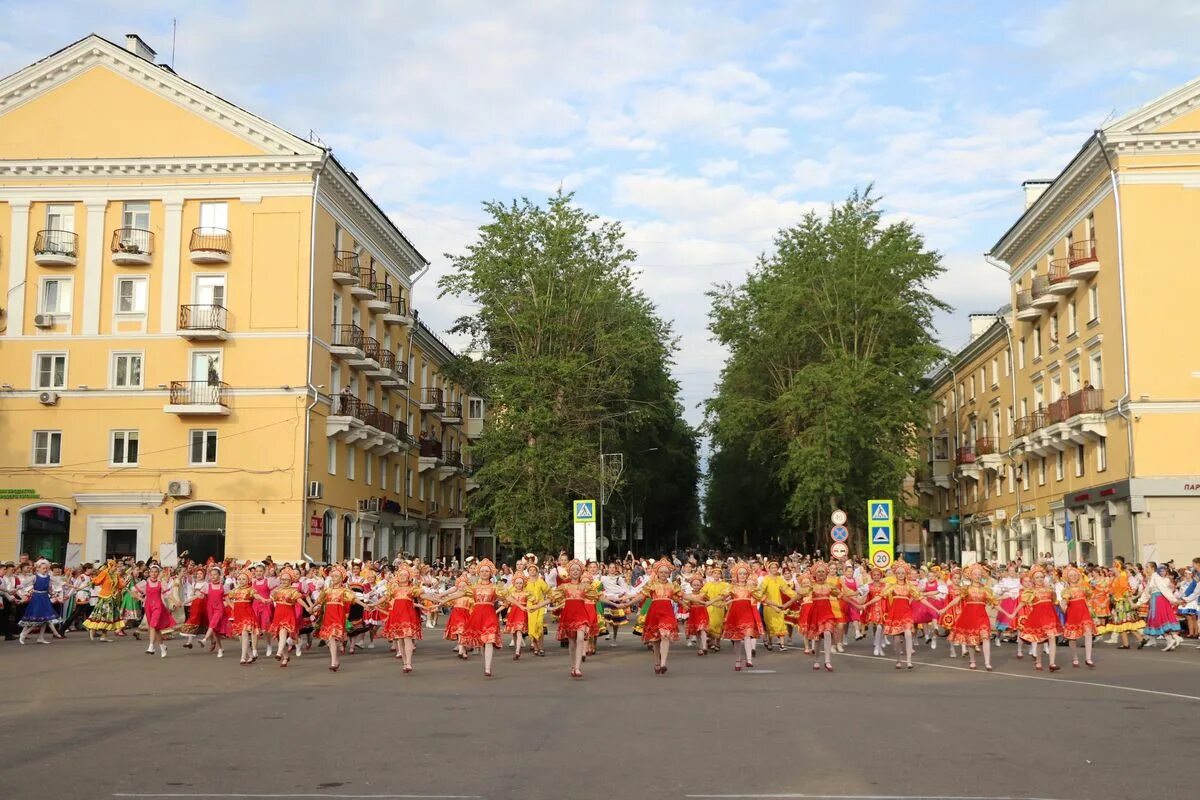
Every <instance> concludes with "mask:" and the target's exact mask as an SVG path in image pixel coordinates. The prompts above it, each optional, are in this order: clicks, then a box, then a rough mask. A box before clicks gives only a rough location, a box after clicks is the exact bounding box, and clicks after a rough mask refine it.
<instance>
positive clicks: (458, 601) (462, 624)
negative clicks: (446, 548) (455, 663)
mask: <svg viewBox="0 0 1200 800" xmlns="http://www.w3.org/2000/svg"><path fill="white" fill-rule="evenodd" d="M470 585H471V584H470V580H469V579H468V577H467V573H465V572H464V573H462V574H461V575H459V576H458V580H456V581H455V582H454V589H453V590H452V591H450V592H449V593H447V594H445V595H442V604H445V603H450V616H448V617H446V630H445V632H443V633H442V638H443V639H445V640H447V641H450V642H455V643H456V644H457V647H456V648H455V649H456V651H457V652H458V657H459V658H461V659H462V660H464V661H466V660H467V649H466V648H465V647H463V643H462V635H463V632H464V631H465V630H466V629H467V621H468V620H470V619H471V605H472V603H473V602H474V601H473V600H472V599H471V596H470V595H469V594H467V593H466V592H464V591H463V590H465V589H468V588H470Z"/></svg>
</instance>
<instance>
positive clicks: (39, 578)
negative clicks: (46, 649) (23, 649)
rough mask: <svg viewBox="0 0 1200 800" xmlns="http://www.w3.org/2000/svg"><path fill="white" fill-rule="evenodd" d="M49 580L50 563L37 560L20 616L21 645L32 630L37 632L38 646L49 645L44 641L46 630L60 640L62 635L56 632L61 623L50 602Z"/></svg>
mask: <svg viewBox="0 0 1200 800" xmlns="http://www.w3.org/2000/svg"><path fill="white" fill-rule="evenodd" d="M51 583H52V581H51V579H50V562H49V561H47V560H46V559H44V558H39V559H38V561H37V564H36V565H35V566H34V575H33V586H32V588H31V589H30V593H29V600H28V602H27V604H26V606H25V613H24V614H23V615H22V616H21V622H20V623H19V624H20V626H21V636H20V641H21V644H25V637H26V636H28V635H29V632H30V631H31V630H33V629H34V628H37V632H38V638H37V641H38V644H50V642H48V641H46V628H49V629H50V632H51V633H52V634H54V638H56V639H61V638H63V635H62V634H61V633H59V632H58V627H57V626H58V623H59V622H60V621H61V619H60V617H61V615H60V614H59V613H58V612H57V611H55V610H54V604H53V603H52V602H51V601H50V591H51V588H52V587H51Z"/></svg>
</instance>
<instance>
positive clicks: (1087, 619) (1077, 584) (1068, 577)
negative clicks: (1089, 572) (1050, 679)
mask: <svg viewBox="0 0 1200 800" xmlns="http://www.w3.org/2000/svg"><path fill="white" fill-rule="evenodd" d="M1063 580H1064V581H1065V585H1064V586H1063V590H1062V596H1061V598H1059V603H1060V605H1061V606H1062V610H1063V613H1064V614H1065V615H1066V621H1065V622H1064V624H1063V637H1064V638H1065V639H1066V640H1067V642H1068V643H1069V644H1070V645H1071V666H1072V667H1078V666H1079V655H1078V653H1077V651H1076V648H1077V646H1078V645H1076V642H1077V641H1078V640H1079V639H1083V660H1084V663H1085V664H1087V665H1088V666H1089V667H1094V666H1096V664H1095V662H1093V661H1092V640H1093V639H1094V638H1095V636H1096V621H1095V620H1094V619H1092V608H1091V593H1092V590H1091V588H1090V587H1089V586H1088V585H1087V582H1086V581H1084V579H1083V573H1082V572H1080V571H1079V570H1078V569H1077V568H1075V567H1067V568H1066V569H1065V570H1064V571H1063Z"/></svg>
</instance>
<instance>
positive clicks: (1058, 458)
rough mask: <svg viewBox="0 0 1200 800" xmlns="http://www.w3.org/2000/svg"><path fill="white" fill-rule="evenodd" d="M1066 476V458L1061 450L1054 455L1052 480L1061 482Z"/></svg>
mask: <svg viewBox="0 0 1200 800" xmlns="http://www.w3.org/2000/svg"><path fill="white" fill-rule="evenodd" d="M1066 476H1067V467H1066V456H1065V455H1064V454H1063V451H1062V450H1058V451H1056V452H1055V454H1054V480H1056V481H1061V480H1062V479H1063V478H1065V477H1066Z"/></svg>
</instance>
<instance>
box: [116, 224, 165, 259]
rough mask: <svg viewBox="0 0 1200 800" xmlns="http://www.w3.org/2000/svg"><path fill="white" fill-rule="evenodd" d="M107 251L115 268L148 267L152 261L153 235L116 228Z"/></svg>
mask: <svg viewBox="0 0 1200 800" xmlns="http://www.w3.org/2000/svg"><path fill="white" fill-rule="evenodd" d="M109 250H111V251H112V262H113V263H114V264H116V265H117V266H120V267H148V266H150V262H151V261H153V260H154V234H153V233H152V232H151V231H144V230H142V229H141V228H117V229H116V230H115V231H113V237H112V244H111V245H110V247H109Z"/></svg>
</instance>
